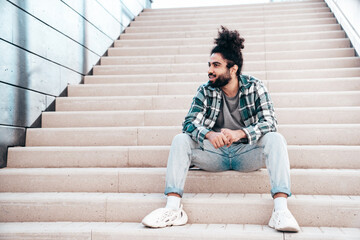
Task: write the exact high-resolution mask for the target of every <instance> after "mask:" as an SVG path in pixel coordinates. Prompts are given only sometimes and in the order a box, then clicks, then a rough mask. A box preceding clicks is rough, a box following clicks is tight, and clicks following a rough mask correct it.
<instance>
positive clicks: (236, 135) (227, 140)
mask: <svg viewBox="0 0 360 240" xmlns="http://www.w3.org/2000/svg"><path fill="white" fill-rule="evenodd" d="M245 137H246V134H245V132H244V131H243V130H230V129H227V128H222V129H221V132H213V131H210V132H208V133H207V134H206V135H205V138H206V139H208V140H209V141H210V142H211V144H212V145H213V146H214V147H215V148H221V147H223V146H225V145H226V146H227V147H230V146H231V144H232V143H233V142H237V141H239V140H240V139H241V138H245Z"/></svg>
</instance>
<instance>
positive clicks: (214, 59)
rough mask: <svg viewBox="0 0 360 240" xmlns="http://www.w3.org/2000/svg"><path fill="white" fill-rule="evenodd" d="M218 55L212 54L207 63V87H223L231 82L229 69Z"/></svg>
mask: <svg viewBox="0 0 360 240" xmlns="http://www.w3.org/2000/svg"><path fill="white" fill-rule="evenodd" d="M226 65H227V62H226V60H225V59H224V58H223V57H222V55H221V54H220V53H213V54H211V56H210V61H209V70H208V76H209V85H210V86H211V87H219V88H221V87H223V86H225V85H226V84H228V83H229V82H230V80H231V75H230V69H229V68H228V67H227V66H226Z"/></svg>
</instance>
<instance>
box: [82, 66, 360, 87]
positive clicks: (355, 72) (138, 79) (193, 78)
mask: <svg viewBox="0 0 360 240" xmlns="http://www.w3.org/2000/svg"><path fill="white" fill-rule="evenodd" d="M243 74H245V75H249V74H250V75H252V76H255V77H257V78H259V79H261V80H263V81H266V80H289V81H292V80H299V81H300V80H310V79H335V78H358V77H359V75H360V68H335V69H316V70H313V69H310V70H285V71H267V72H265V71H256V72H250V73H247V72H243ZM207 78H208V76H207V73H206V72H203V73H182V74H138V75H134V74H132V75H125V74H122V75H88V76H85V77H84V83H85V84H118V83H161V82H179V81H181V82H199V83H205V81H207Z"/></svg>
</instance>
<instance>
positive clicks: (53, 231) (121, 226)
mask: <svg viewBox="0 0 360 240" xmlns="http://www.w3.org/2000/svg"><path fill="white" fill-rule="evenodd" d="M205 230H206V231H205ZM15 234H21V236H22V237H23V238H26V237H28V238H31V237H38V236H39V235H41V236H42V237H46V239H68V238H69V236H70V238H71V239H92V240H97V239H98V240H106V239H114V238H115V237H117V238H126V239H129V240H130V239H149V237H152V238H156V239H169V238H171V239H184V238H186V239H224V238H226V239H246V240H248V239H250V238H251V239H254V240H255V239H259V240H260V239H269V238H271V239H274V240H276V239H278V240H283V239H287V237H291V239H305V238H306V239H308V240H312V239H313V240H322V239H329V238H331V239H333V240H336V239H347V240H355V239H359V238H358V236H359V235H360V230H359V229H358V228H326V227H325V228H323V227H321V228H320V227H301V230H300V232H299V233H297V234H292V233H281V232H277V231H275V230H273V229H271V228H269V227H268V226H266V225H250V224H186V225H185V226H178V227H171V228H163V229H155V230H154V229H153V230H150V229H148V228H146V227H144V226H143V225H141V224H140V223H137V222H126V223H125V222H111V223H109V222H97V223H91V222H28V223H26V222H14V223H0V237H2V238H7V237H8V238H9V239H10V238H11V237H13V236H14V235H15ZM55 235H56V237H55Z"/></svg>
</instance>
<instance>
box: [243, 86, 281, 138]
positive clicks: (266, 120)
mask: <svg viewBox="0 0 360 240" xmlns="http://www.w3.org/2000/svg"><path fill="white" fill-rule="evenodd" d="M254 100H255V111H256V116H257V121H255V123H253V124H251V125H250V126H248V127H246V128H243V130H244V132H245V134H246V136H247V138H248V143H249V144H254V143H256V142H257V141H258V140H259V138H260V137H262V136H263V135H264V134H266V133H268V132H276V131H277V120H276V117H275V111H274V107H273V103H272V101H271V99H270V95H269V93H268V91H267V89H266V87H265V86H264V85H263V84H256V87H255V91H254Z"/></svg>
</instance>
